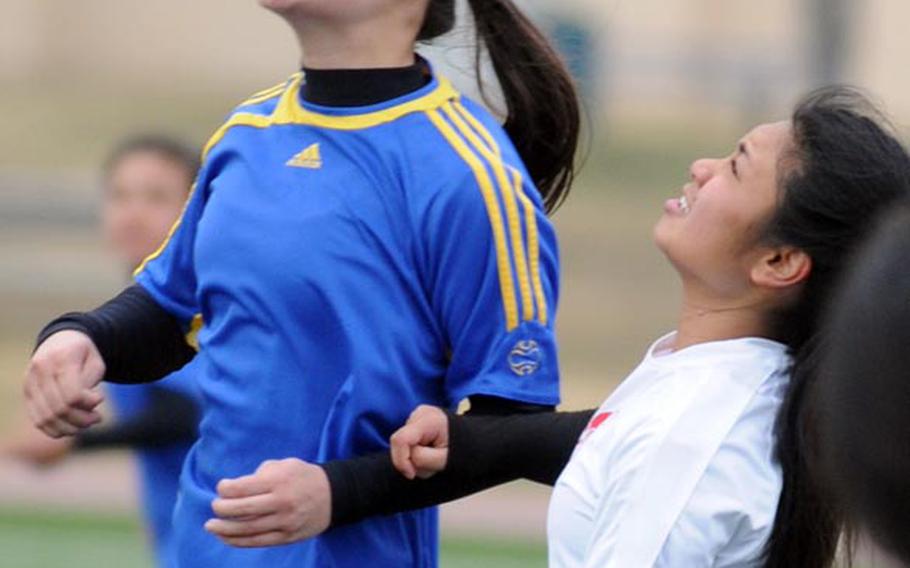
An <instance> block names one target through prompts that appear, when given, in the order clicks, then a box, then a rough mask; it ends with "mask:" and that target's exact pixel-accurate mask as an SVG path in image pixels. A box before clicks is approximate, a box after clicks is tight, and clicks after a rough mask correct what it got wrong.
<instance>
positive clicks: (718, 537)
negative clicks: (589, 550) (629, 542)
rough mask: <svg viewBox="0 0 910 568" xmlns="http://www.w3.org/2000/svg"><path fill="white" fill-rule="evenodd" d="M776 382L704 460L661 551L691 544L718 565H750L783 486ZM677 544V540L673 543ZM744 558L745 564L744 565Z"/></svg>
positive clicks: (764, 537) (758, 552) (770, 523)
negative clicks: (776, 434) (776, 429)
mask: <svg viewBox="0 0 910 568" xmlns="http://www.w3.org/2000/svg"><path fill="white" fill-rule="evenodd" d="M779 386H780V385H779V384H778V383H776V382H775V381H773V380H772V381H769V383H767V384H765V385H763V386H762V388H761V389H760V390H759V392H758V393H757V394H756V396H755V398H754V399H753V400H752V401H751V402H750V404H749V406H748V408H747V409H746V411H745V412H744V413H743V415H742V416H741V417H740V419H739V420H738V421H737V422H736V424H735V425H734V426H733V428H732V430H731V431H730V433H729V434H728V435H727V437H726V438H725V439H724V441H723V443H722V444H721V446H720V447H719V449H718V451H717V453H716V454H715V455H714V457H713V458H712V459H711V461H710V462H709V463H708V466H707V468H706V469H705V472H704V474H703V475H702V477H701V479H700V480H699V482H698V484H697V485H696V487H695V490H694V492H693V493H692V496H691V498H690V500H689V502H688V503H687V505H686V507H685V509H684V510H683V512H682V513H681V515H680V517H679V518H678V519H677V522H676V524H675V525H674V527H673V530H672V531H671V533H670V536H669V538H668V542H667V546H666V547H665V549H664V550H665V552H666V551H668V550H672V549H674V548H679V547H682V548H685V547H692V548H695V549H698V550H700V551H703V552H707V553H709V554H710V556H711V557H712V558H713V559H715V561H716V564H715V565H718V566H721V565H723V566H726V565H728V564H727V563H726V562H725V561H724V562H722V561H721V560H722V559H723V558H729V559H734V560H735V561H734V562H733V564H732V565H737V566H739V565H748V562H754V561H756V560H757V559H758V558H760V556H761V553H762V551H763V548H764V545H765V543H766V542H767V539H768V537H769V536H770V533H771V529H772V527H773V525H774V518H775V515H776V512H777V503H778V500H779V498H780V491H781V487H782V483H783V480H782V474H781V471H780V467H779V466H778V465H777V463H776V460H775V459H774V421H775V419H776V416H777V411H778V409H779V408H780V397H779V395H780V389H779ZM674 543H675V544H674ZM744 563H745V564H744Z"/></svg>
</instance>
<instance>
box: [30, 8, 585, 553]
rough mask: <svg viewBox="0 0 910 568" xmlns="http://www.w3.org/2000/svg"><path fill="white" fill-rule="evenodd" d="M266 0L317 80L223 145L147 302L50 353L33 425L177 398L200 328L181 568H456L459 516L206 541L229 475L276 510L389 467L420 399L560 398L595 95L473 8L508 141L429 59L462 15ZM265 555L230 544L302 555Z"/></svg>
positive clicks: (535, 404) (145, 289)
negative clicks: (343, 470)
mask: <svg viewBox="0 0 910 568" xmlns="http://www.w3.org/2000/svg"><path fill="white" fill-rule="evenodd" d="M260 3H261V4H262V5H263V6H265V7H266V8H268V9H270V10H272V11H274V12H276V13H278V14H279V15H281V16H282V17H283V18H284V19H285V20H286V21H287V22H288V23H289V24H290V25H291V27H292V28H293V30H294V31H295V33H296V35H297V37H298V39H299V42H300V45H301V48H302V52H303V72H302V73H297V74H294V75H293V76H291V77H290V78H289V79H288V80H287V81H286V82H284V83H282V84H280V85H278V86H276V87H274V88H272V89H267V90H265V91H262V92H260V93H257V94H255V95H254V96H252V97H251V98H249V99H248V100H247V101H245V102H244V103H242V104H241V105H240V106H239V107H238V108H237V109H235V111H234V112H233V113H232V114H231V115H230V117H229V118H228V120H227V122H226V123H225V124H224V125H223V126H222V127H221V128H220V129H218V131H217V132H216V134H215V135H214V136H213V137H212V139H211V140H210V142H209V143H208V144H207V145H206V147H205V150H204V160H203V165H202V169H201V171H200V174H199V177H198V179H197V183H196V186H195V190H194V192H193V194H192V195H191V197H190V199H189V201H188V203H187V205H186V209H185V211H184V214H183V216H182V219H181V220H180V221H179V222H178V224H177V225H176V226H175V227H174V229H173V230H172V231H171V234H170V235H169V238H168V239H167V241H166V242H165V243H164V244H163V245H162V246H161V248H160V249H159V250H158V251H157V252H156V253H155V254H153V255H152V256H150V257H149V258H148V259H146V261H145V262H144V263H143V264H142V265H141V266H140V268H139V270H138V271H137V273H136V285H135V286H133V287H131V288H129V289H127V290H126V291H125V292H124V293H123V294H122V295H120V296H119V297H117V298H116V299H114V300H112V301H111V302H109V303H108V304H106V305H105V306H102V307H101V308H99V309H98V310H95V311H93V312H89V313H77V314H68V315H67V316H64V317H62V318H60V319H58V320H57V321H55V322H53V323H52V324H51V325H49V326H48V327H47V328H46V329H45V330H44V331H43V332H42V334H41V337H40V339H39V346H38V348H37V350H36V351H35V353H34V356H33V358H32V362H31V364H30V366H29V369H28V372H27V379H26V387H25V392H26V397H27V400H28V407H29V411H30V414H31V416H32V418H33V421H34V422H35V423H36V424H37V425H38V426H39V427H41V428H42V429H43V430H44V431H45V432H46V433H48V434H50V435H52V436H61V435H70V434H73V433H75V432H77V431H78V430H79V429H81V428H84V427H86V426H88V425H90V424H92V423H93V422H95V421H96V420H97V414H96V412H95V411H94V408H95V406H96V405H97V404H98V402H99V395H98V394H97V393H96V392H95V390H94V389H95V387H96V385H97V384H98V382H99V381H101V380H102V379H107V380H123V378H124V377H126V378H129V379H131V380H134V381H153V380H157V379H159V378H161V377H163V376H164V375H165V374H167V373H169V372H171V371H173V370H175V369H177V368H179V367H180V366H181V365H183V364H184V363H186V362H187V361H188V360H190V359H191V358H192V357H193V356H194V355H195V353H194V351H193V350H192V349H191V348H190V347H189V346H188V345H187V342H186V341H185V339H184V335H185V334H186V333H188V332H190V333H193V334H194V335H196V336H197V337H198V346H199V355H198V358H197V360H196V361H195V362H194V368H193V369H194V370H193V372H194V374H197V375H198V377H197V380H198V384H199V385H200V388H201V390H202V393H203V395H204V401H205V404H204V415H203V420H202V422H201V425H200V432H199V433H200V437H199V441H198V442H197V443H196V444H195V446H194V447H193V449H192V450H191V452H190V455H189V457H188V458H187V462H186V465H185V467H184V471H183V475H182V480H181V497H180V499H179V501H178V504H177V508H176V512H175V516H174V523H175V532H176V534H177V535H178V542H177V550H178V557H179V560H178V562H179V565H180V566H182V567H219V568H220V567H223V566H231V567H243V566H256V567H260V566H267V565H268V566H291V565H293V566H301V567H303V566H313V567H316V566H320V567H322V566H362V565H363V564H364V563H365V562H366V563H367V564H369V565H374V566H396V567H399V566H401V567H403V566H435V565H436V563H437V541H438V536H437V520H436V513H435V511H434V510H427V511H419V512H414V513H407V514H402V515H397V516H395V517H391V518H384V519H370V520H368V521H365V522H363V523H360V524H357V525H351V526H346V527H343V528H339V529H338V530H334V531H331V532H330V533H327V534H326V535H324V536H323V537H321V538H319V539H317V540H314V541H310V542H306V543H298V544H295V545H293V546H287V547H283V548H272V549H259V550H242V549H240V548H236V547H230V546H227V545H225V544H224V543H222V542H220V541H219V540H218V539H216V538H215V537H214V536H212V535H211V534H209V533H208V532H206V530H205V528H204V525H205V524H206V522H207V521H208V520H209V517H211V515H212V501H213V500H214V499H215V497H216V488H217V487H220V488H222V489H224V490H225V491H226V492H227V493H228V494H231V490H232V488H235V487H237V484H235V483H232V482H231V481H223V482H222V480H223V479H225V478H237V477H242V476H246V475H250V474H253V473H254V472H259V473H261V474H263V475H264V476H265V482H264V483H257V484H255V485H254V486H253V487H250V486H248V485H243V484H241V485H240V486H239V487H241V492H240V494H244V493H243V492H244V491H250V492H251V493H250V494H249V495H248V496H249V497H251V498H254V500H256V502H259V503H262V502H265V503H270V502H272V500H273V499H274V496H275V495H276V494H278V493H281V492H283V491H284V484H283V483H282V482H283V480H284V479H286V478H287V477H289V476H293V475H294V474H295V473H297V472H299V471H300V469H301V467H302V464H303V462H302V461H301V460H308V461H324V460H330V459H334V458H345V457H350V456H355V455H359V454H364V453H369V452H375V451H381V450H384V449H385V448H387V444H388V439H389V436H390V435H391V433H392V432H393V430H394V428H395V427H396V426H397V425H399V424H401V423H402V422H403V421H404V420H405V418H406V417H407V415H408V413H409V411H410V410H411V409H412V408H414V406H416V405H418V404H420V403H431V404H435V405H441V406H447V407H454V406H455V405H457V404H458V403H459V401H461V400H463V399H466V398H467V399H470V400H471V401H472V406H474V407H475V408H488V409H495V410H496V411H497V412H504V413H511V412H522V411H528V410H533V411H541V410H549V409H552V408H553V407H554V406H555V405H556V404H557V403H558V400H559V395H558V390H559V389H558V364H557V352H556V342H555V337H554V331H553V330H554V327H553V321H554V318H555V313H556V303H557V297H558V279H559V278H558V276H559V275H558V272H559V271H558V259H557V247H556V237H555V233H554V231H553V227H552V225H551V224H550V222H549V221H548V219H547V217H546V213H547V212H550V211H552V210H553V209H554V208H555V207H557V206H558V205H559V203H561V202H562V200H563V199H564V198H565V197H566V195H567V194H568V191H569V188H570V185H571V182H572V178H573V172H574V163H573V162H574V157H575V150H576V146H577V142H578V134H579V108H578V102H577V100H576V96H575V91H574V86H573V84H572V81H571V79H570V77H569V75H568V73H567V71H566V69H565V68H564V66H563V64H562V62H561V61H560V60H559V58H558V57H557V55H556V54H555V52H554V51H553V49H552V48H551V47H550V45H549V44H548V43H547V41H546V40H545V39H544V37H543V36H542V34H541V33H540V32H539V31H538V30H537V29H536V28H535V27H534V25H532V23H531V22H530V21H529V20H528V19H527V18H526V17H525V16H524V15H523V14H522V12H521V11H520V10H519V9H518V8H517V7H516V6H515V5H514V4H513V3H512V2H511V1H510V0H471V1H470V2H469V4H470V7H471V10H472V12H473V16H474V21H475V22H476V26H477V35H478V39H479V40H480V42H479V43H480V46H481V48H482V49H484V50H485V52H486V53H488V54H489V58H490V60H491V61H492V64H493V68H494V69H495V71H496V74H497V76H498V77H499V81H500V83H501V85H502V90H503V93H504V101H505V109H504V111H505V117H504V118H505V123H504V126H502V125H500V123H499V122H498V121H497V119H496V118H495V117H494V116H493V115H491V114H490V113H489V112H487V111H486V110H484V109H483V108H482V107H481V106H480V105H479V104H477V103H475V102H473V101H471V100H468V99H466V98H465V97H462V96H461V95H460V94H459V93H458V92H457V91H456V90H455V88H454V87H453V86H452V85H451V84H450V83H449V82H448V81H447V80H445V79H444V78H443V77H440V76H438V75H437V74H436V73H435V72H434V71H433V68H432V65H431V64H430V63H429V62H427V61H426V60H424V59H422V58H421V57H419V56H417V55H416V53H415V46H416V42H417V41H419V40H430V39H433V38H435V37H438V36H440V35H442V34H444V33H446V32H447V31H449V30H450V29H452V27H453V26H454V24H455V14H456V12H455V2H454V0H356V1H354V0H332V1H327V0H260ZM479 61H480V56H478V62H479ZM317 473H318V474H319V477H318V479H317V481H318V482H319V483H322V484H324V485H328V484H329V482H330V479H329V478H328V477H327V476H326V474H325V473H322V470H319V472H317ZM329 474H331V472H329ZM219 484H220V485H219ZM336 485H337V484H336ZM234 494H235V495H236V494H237V493H234ZM268 520H269V519H268V518H267V519H266V521H268ZM209 528H210V529H212V527H209ZM214 528H217V526H216V527H214ZM247 536H249V535H245V536H244V537H241V538H237V539H233V540H232V539H230V538H229V539H227V541H228V543H229V544H233V545H237V546H251V545H255V544H279V543H286V542H291V541H292V540H294V539H293V538H292V537H293V535H289V534H284V533H279V532H277V531H272V530H263V531H260V532H259V533H255V534H254V535H252V536H253V537H254V538H246V537H247Z"/></svg>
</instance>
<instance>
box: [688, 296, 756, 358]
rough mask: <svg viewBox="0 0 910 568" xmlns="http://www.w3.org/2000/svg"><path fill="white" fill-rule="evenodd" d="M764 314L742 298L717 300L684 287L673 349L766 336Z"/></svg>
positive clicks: (748, 300)
mask: <svg viewBox="0 0 910 568" xmlns="http://www.w3.org/2000/svg"><path fill="white" fill-rule="evenodd" d="M765 322H766V316H765V314H764V312H763V311H762V310H760V309H759V304H758V303H757V302H755V301H752V300H750V299H748V298H746V299H718V298H711V297H708V296H706V295H705V294H700V293H698V292H697V291H695V290H691V289H685V287H684V292H683V305H682V309H681V310H680V316H679V321H678V324H677V334H676V340H675V342H674V345H673V349H674V350H676V351H679V350H680V349H685V348H686V347H691V346H692V345H697V344H699V343H708V342H710V341H723V340H726V339H738V338H741V337H765V336H767V325H766V323H765Z"/></svg>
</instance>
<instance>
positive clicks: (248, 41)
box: [0, 0, 910, 122]
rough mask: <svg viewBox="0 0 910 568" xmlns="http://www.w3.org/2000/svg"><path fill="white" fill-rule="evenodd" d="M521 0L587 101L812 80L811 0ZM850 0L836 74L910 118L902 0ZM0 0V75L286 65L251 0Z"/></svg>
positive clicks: (747, 98) (167, 74) (760, 105)
mask: <svg viewBox="0 0 910 568" xmlns="http://www.w3.org/2000/svg"><path fill="white" fill-rule="evenodd" d="M521 1H522V3H523V4H525V5H526V6H527V7H528V8H529V9H530V10H531V11H532V12H533V13H534V14H535V15H536V16H538V17H539V18H540V20H541V21H542V22H551V23H552V22H554V21H562V22H563V23H567V22H574V23H575V24H576V25H579V26H581V27H582V28H584V29H586V30H587V31H588V34H589V40H590V42H591V43H590V45H592V46H593V47H592V49H593V52H594V56H593V58H592V61H591V62H589V65H590V68H591V75H592V80H591V83H590V85H591V88H592V89H593V93H592V97H593V99H594V101H595V103H594V104H593V105H592V106H593V107H595V108H599V109H607V110H609V112H611V113H614V114H628V115H632V116H640V115H643V114H644V115H647V114H655V113H659V114H660V115H666V114H672V113H674V112H690V113H691V112H696V111H697V110H698V109H702V110H704V111H708V112H717V111H720V112H745V113H753V112H761V113H764V112H765V111H766V110H768V109H778V108H785V106H786V105H789V103H790V102H792V100H793V99H794V98H795V97H796V96H797V94H798V93H799V92H801V91H803V90H805V89H806V88H807V87H808V86H810V85H811V83H812V82H813V80H812V76H813V73H812V67H811V65H812V62H811V61H810V59H811V53H812V50H811V35H812V34H811V30H812V29H813V20H812V13H811V6H812V5H813V4H815V3H817V2H818V1H819V0H798V1H797V0H765V1H764V2H755V1H754V0H521ZM839 1H842V0H839ZM847 3H848V4H852V6H851V9H852V10H853V12H852V13H851V15H850V18H849V28H848V30H847V37H848V39H849V46H850V51H849V54H850V57H849V58H848V61H847V65H846V69H845V73H844V76H845V78H846V79H847V80H850V81H852V82H855V83H857V84H859V85H861V86H864V87H866V88H869V89H870V90H872V91H873V92H874V93H876V94H878V95H879V96H880V97H881V98H882V99H884V100H885V101H886V103H887V104H888V106H889V107H890V109H891V110H892V111H893V112H894V113H896V114H897V115H898V117H899V118H901V119H903V121H904V122H910V73H908V72H907V71H908V68H910V64H908V63H907V55H908V54H910V34H908V33H906V27H907V24H908V22H910V2H907V0H867V1H864V2H850V1H849V0H847ZM2 5H3V10H2V13H3V18H2V19H0V21H2V22H3V23H2V24H0V26H2V29H0V86H2V83H4V82H19V81H29V80H35V81H41V80H43V79H47V78H48V77H50V76H54V75H57V74H59V73H60V72H61V70H63V71H64V72H65V74H66V76H67V77H68V79H69V80H95V79H97V80H99V81H103V80H115V81H117V82H120V83H129V84H136V85H138V86H142V85H143V84H148V83H154V84H158V85H160V84H161V83H162V82H170V83H172V84H173V88H174V89H175V90H186V91H203V92H204V91H207V90H220V91H223V90H232V91H233V90H236V91H237V92H238V93H246V92H248V91H250V90H251V89H252V90H255V89H256V88H258V87H260V86H262V85H268V84H272V83H274V82H276V81H277V80H279V79H280V78H281V77H283V76H286V75H287V74H288V73H289V71H291V70H293V69H294V68H295V67H296V65H297V63H296V47H295V45H294V41H293V38H292V37H291V35H290V33H289V32H288V31H287V30H286V28H285V27H284V26H283V24H282V23H281V22H279V21H278V20H277V18H275V17H273V16H271V15H269V14H267V13H265V11H263V10H262V9H260V8H258V7H257V6H256V3H255V2H254V1H253V0H244V1H231V2H225V1H224V0H193V1H192V2H187V1H186V0H155V1H153V2H148V1H140V0H79V1H78V2H60V1H59V0H2ZM466 37H467V36H461V37H456V38H452V39H450V41H449V43H448V44H446V46H445V47H444V48H442V49H437V50H436V52H435V53H436V58H437V59H442V60H443V61H446V62H448V63H450V64H452V66H454V67H456V68H457V67H459V66H461V67H462V68H464V67H465V66H467V67H469V63H468V62H469V60H470V50H469V49H465V48H464V44H465V43H467V41H468V40H466V39H465V38H466ZM453 41H454V46H455V47H453ZM459 46H461V47H459ZM456 75H457V73H456Z"/></svg>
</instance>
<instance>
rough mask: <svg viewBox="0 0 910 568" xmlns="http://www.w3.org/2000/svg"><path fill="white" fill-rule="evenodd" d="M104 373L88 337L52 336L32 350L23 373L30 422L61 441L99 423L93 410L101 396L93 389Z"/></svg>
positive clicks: (69, 333) (77, 334)
mask: <svg viewBox="0 0 910 568" xmlns="http://www.w3.org/2000/svg"><path fill="white" fill-rule="evenodd" d="M104 371H105V367H104V361H103V360H102V359H101V354H100V353H98V349H97V348H96V347H95V344H94V343H92V340H91V339H90V338H89V337H88V336H87V335H85V334H84V333H81V332H78V331H69V330H67V331H61V332H58V333H55V334H53V335H51V336H50V337H49V338H47V340H45V341H44V343H42V344H41V346H39V347H38V350H37V351H35V354H34V355H33V356H32V360H31V362H30V363H29V366H28V369H27V370H26V374H25V388H24V392H25V402H26V410H27V411H28V415H29V418H30V419H31V421H32V423H33V424H34V425H35V426H37V427H38V428H39V429H40V430H41V431H42V432H44V433H45V434H47V435H48V436H50V437H51V438H60V437H62V436H72V435H73V434H76V433H77V432H79V431H80V430H84V429H85V428H88V427H89V426H92V425H94V424H97V423H98V422H100V421H101V414H99V413H98V412H97V411H96V410H95V408H97V406H98V405H99V404H101V401H102V400H103V399H104V396H103V395H102V394H101V393H100V392H98V391H97V390H93V389H94V388H95V387H96V386H98V383H100V382H101V379H102V378H103V377H104Z"/></svg>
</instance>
